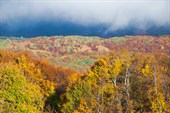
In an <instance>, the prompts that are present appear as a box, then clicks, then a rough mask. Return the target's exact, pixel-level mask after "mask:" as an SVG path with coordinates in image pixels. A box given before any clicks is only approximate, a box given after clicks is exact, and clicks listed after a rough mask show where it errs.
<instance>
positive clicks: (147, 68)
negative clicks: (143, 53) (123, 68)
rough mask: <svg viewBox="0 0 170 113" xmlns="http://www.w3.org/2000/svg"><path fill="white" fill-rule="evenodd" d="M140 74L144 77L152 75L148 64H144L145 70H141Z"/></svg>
mask: <svg viewBox="0 0 170 113" xmlns="http://www.w3.org/2000/svg"><path fill="white" fill-rule="evenodd" d="M142 74H143V75H144V76H150V75H152V69H151V67H150V66H149V65H148V64H146V65H145V68H143V69H142Z"/></svg>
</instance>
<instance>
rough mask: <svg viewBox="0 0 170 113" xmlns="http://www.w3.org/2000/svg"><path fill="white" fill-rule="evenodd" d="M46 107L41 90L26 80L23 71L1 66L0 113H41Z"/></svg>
mask: <svg viewBox="0 0 170 113" xmlns="http://www.w3.org/2000/svg"><path fill="white" fill-rule="evenodd" d="M43 106H44V101H43V94H42V93H41V88H40V87H39V86H38V85H36V84H33V83H31V82H29V81H27V80H26V77H25V76H24V75H23V72H22V70H21V69H19V68H18V66H16V65H13V64H11V63H5V64H0V108H1V109H0V112H4V113H11V112H13V113H15V112H18V113H21V112H22V113H30V112H31V113H33V112H34V113H39V112H42V110H43Z"/></svg>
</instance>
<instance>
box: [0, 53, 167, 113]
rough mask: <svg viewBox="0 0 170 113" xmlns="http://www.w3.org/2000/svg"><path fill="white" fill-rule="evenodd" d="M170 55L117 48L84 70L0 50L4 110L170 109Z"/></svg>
mask: <svg viewBox="0 0 170 113" xmlns="http://www.w3.org/2000/svg"><path fill="white" fill-rule="evenodd" d="M169 67H170V56H169V55H167V54H165V53H163V52H162V53H156V52H155V53H140V52H130V51H128V50H115V51H112V52H110V54H109V55H106V56H105V57H103V58H100V59H99V60H98V61H96V62H95V63H94V64H93V65H92V66H91V68H90V69H89V70H88V71H87V72H85V73H80V72H77V71H76V70H72V69H69V68H65V67H61V66H57V65H54V64H51V63H49V61H48V60H45V59H38V58H35V57H32V55H31V54H30V53H26V52H16V53H14V52H11V51H3V50H1V51H0V112H2V113H10V112H17V113H43V112H44V113H99V112H100V113H107V112H109V113H110V112H115V113H137V112H157V113H168V112H170V96H169V95H170V74H169V73H170V69H169Z"/></svg>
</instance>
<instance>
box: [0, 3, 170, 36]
mask: <svg viewBox="0 0 170 113" xmlns="http://www.w3.org/2000/svg"><path fill="white" fill-rule="evenodd" d="M129 26H131V27H133V28H136V29H140V30H147V29H149V28H151V26H155V27H162V26H168V27H169V26H170V0H0V35H20V34H21V35H25V36H28V34H29V33H30V34H35V36H36V35H64V34H65V33H67V32H68V31H69V35H72V34H73V35H76V32H77V34H78V33H79V32H80V31H79V30H85V31H86V34H88V33H89V34H90V33H91V32H93V30H94V32H96V31H97V32H96V35H97V33H100V34H101V32H102V33H104V34H107V33H112V32H116V31H118V30H122V29H125V28H127V27H129ZM88 29H90V30H88ZM99 31H100V32H99ZM50 33H51V34H50ZM55 33H56V34H55ZM81 33H82V35H84V34H83V32H81ZM81 33H79V34H78V35H81ZM86 34H85V35H86ZM33 36H34V35H33Z"/></svg>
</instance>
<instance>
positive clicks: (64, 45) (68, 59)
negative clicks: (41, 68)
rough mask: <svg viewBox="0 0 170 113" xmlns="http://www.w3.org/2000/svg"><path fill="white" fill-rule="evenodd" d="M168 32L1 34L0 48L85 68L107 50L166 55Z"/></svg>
mask: <svg viewBox="0 0 170 113" xmlns="http://www.w3.org/2000/svg"><path fill="white" fill-rule="evenodd" d="M169 48H170V35H165V36H160V37H153V36H125V37H112V38H109V39H103V38H100V37H86V36H51V37H36V38H30V39H27V38H17V37H13V38H11V37H1V38H0V49H2V50H12V51H21V50H22V51H23V50H24V51H28V52H30V53H32V55H33V56H34V57H38V58H47V59H49V60H50V61H51V63H55V64H57V65H60V66H66V67H71V68H73V69H76V70H78V71H85V70H87V69H89V67H90V66H91V65H92V64H93V63H94V62H95V61H96V59H98V58H100V57H103V56H105V55H106V54H108V53H109V52H110V51H111V50H119V49H128V50H130V51H135V52H147V53H150V52H152V51H154V52H155V51H157V52H159V51H164V52H165V53H166V54H169V55H170V49H169Z"/></svg>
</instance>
